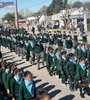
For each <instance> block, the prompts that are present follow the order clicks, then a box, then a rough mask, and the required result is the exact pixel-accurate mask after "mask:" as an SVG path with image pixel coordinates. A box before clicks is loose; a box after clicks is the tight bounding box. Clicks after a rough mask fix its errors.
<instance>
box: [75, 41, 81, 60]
mask: <svg viewBox="0 0 90 100" xmlns="http://www.w3.org/2000/svg"><path fill="white" fill-rule="evenodd" d="M75 56H76V58H77V59H80V58H81V43H78V44H77V48H76V50H75Z"/></svg>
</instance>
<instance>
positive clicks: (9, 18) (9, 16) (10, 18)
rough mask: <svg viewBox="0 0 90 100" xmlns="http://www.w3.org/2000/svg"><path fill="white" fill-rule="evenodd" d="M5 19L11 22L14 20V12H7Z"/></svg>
mask: <svg viewBox="0 0 90 100" xmlns="http://www.w3.org/2000/svg"><path fill="white" fill-rule="evenodd" d="M3 20H7V21H8V22H9V23H10V22H12V21H14V20H15V17H14V16H13V14H12V13H7V14H6V15H5V16H4V18H3Z"/></svg>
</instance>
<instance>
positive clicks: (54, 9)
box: [47, 0, 68, 15]
mask: <svg viewBox="0 0 90 100" xmlns="http://www.w3.org/2000/svg"><path fill="white" fill-rule="evenodd" d="M67 1H68V0H53V1H52V3H51V4H50V5H49V7H48V9H47V15H52V14H56V13H59V12H60V11H61V10H63V9H65V7H66V5H67Z"/></svg>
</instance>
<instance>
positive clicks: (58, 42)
mask: <svg viewBox="0 0 90 100" xmlns="http://www.w3.org/2000/svg"><path fill="white" fill-rule="evenodd" d="M57 45H58V48H60V49H63V40H62V36H61V35H60V36H58V38H57Z"/></svg>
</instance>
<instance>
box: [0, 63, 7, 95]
mask: <svg viewBox="0 0 90 100" xmlns="http://www.w3.org/2000/svg"><path fill="white" fill-rule="evenodd" d="M5 67H6V65H5V62H4V61H3V62H2V63H1V68H0V93H1V94H3V90H4V84H3V82H2V75H3V73H4V72H5Z"/></svg>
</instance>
